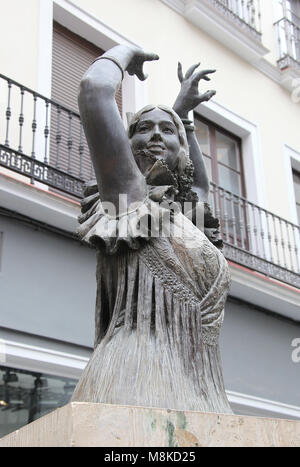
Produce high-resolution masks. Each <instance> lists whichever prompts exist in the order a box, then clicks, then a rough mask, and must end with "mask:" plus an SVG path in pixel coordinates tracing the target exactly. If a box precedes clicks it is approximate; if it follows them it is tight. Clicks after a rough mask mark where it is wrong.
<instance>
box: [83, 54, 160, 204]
mask: <svg viewBox="0 0 300 467" xmlns="http://www.w3.org/2000/svg"><path fill="white" fill-rule="evenodd" d="M157 59H158V56H157V55H155V54H146V53H144V52H143V50H142V49H139V48H137V47H128V46H124V45H119V46H116V47H114V48H112V49H110V50H109V52H107V53H105V54H104V55H102V56H101V57H99V59H97V60H95V62H94V63H93V64H92V65H91V66H90V68H89V69H88V71H87V72H86V74H85V75H84V77H83V79H82V81H81V84H80V90H79V97H78V105H79V110H80V115H81V120H82V122H83V126H84V130H85V135H86V138H87V142H88V145H89V149H90V153H91V157H92V161H93V165H94V169H95V174H96V178H97V183H98V188H99V193H100V198H101V200H102V201H108V202H111V203H113V204H114V206H116V207H117V206H118V205H119V204H118V197H119V194H120V193H122V194H126V195H127V200H128V205H130V204H131V203H134V202H137V201H142V200H143V199H144V197H145V193H146V182H145V179H144V177H143V175H142V173H141V172H140V171H139V170H138V167H137V164H136V162H135V160H134V157H133V154H132V151H131V147H130V143H129V140H128V136H127V134H126V131H125V128H124V125H123V122H122V119H121V116H120V113H119V110H118V107H117V104H116V100H115V94H116V91H117V90H118V88H119V86H120V85H121V81H122V79H123V76H124V72H125V71H127V72H128V73H129V74H130V75H134V74H135V75H136V76H137V77H138V78H139V79H140V80H145V79H146V77H147V76H146V75H145V74H144V72H143V64H144V62H145V61H151V60H157Z"/></svg>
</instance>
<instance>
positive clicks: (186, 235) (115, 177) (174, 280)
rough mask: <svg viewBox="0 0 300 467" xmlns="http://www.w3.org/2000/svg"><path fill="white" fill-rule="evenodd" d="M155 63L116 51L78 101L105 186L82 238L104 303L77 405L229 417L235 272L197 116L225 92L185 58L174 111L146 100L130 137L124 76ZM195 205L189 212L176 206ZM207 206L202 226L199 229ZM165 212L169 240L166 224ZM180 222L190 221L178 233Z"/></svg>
mask: <svg viewBox="0 0 300 467" xmlns="http://www.w3.org/2000/svg"><path fill="white" fill-rule="evenodd" d="M157 59H158V56H157V55H155V54H146V53H144V52H143V51H142V50H141V49H139V48H134V47H127V46H117V47H115V48H113V49H111V50H109V51H108V52H107V53H106V54H104V56H102V57H101V59H99V60H96V61H95V62H94V63H93V64H92V66H91V67H90V68H89V70H88V71H87V73H86V75H85V76H84V77H83V79H82V82H81V87H80V92H79V108H80V114H81V118H82V122H83V125H84V129H85V134H86V138H87V141H88V144H89V148H90V153H91V157H92V160H93V164H94V168H95V174H96V178H97V183H94V184H93V183H91V184H90V185H89V186H87V189H86V193H85V195H86V197H85V199H84V200H83V203H82V215H81V217H80V219H79V221H80V224H81V225H80V228H79V234H80V236H81V238H83V239H84V240H86V241H87V242H89V243H90V244H92V245H94V246H95V247H96V250H97V299H96V320H95V331H96V333H95V350H94V353H93V355H92V357H91V359H90V361H89V363H88V365H87V367H86V369H85V370H84V372H83V374H82V377H81V379H80V381H79V383H78V385H77V387H76V389H75V391H74V394H73V398H72V400H73V401H85V402H102V403H110V404H120V405H124V404H125V405H137V406H148V407H162V408H172V409H178V410H199V411H207V412H210V411H212V412H223V413H224V412H225V413H226V412H227V413H230V412H231V409H230V406H229V403H228V400H227V397H226V394H225V390H224V384H223V376H222V370H221V361H220V354H219V345H218V337H219V331H220V327H221V324H222V322H223V316H224V304H225V301H226V297H227V293H228V290H229V284H230V277H229V270H228V265H227V262H226V260H225V258H224V256H223V254H222V253H221V251H220V250H219V248H218V247H220V246H221V242H220V240H218V238H217V236H216V228H217V226H218V222H217V220H216V219H215V218H214V217H213V216H212V215H211V213H210V210H209V208H208V205H207V201H208V192H209V180H208V177H207V174H206V170H205V165H204V161H203V157H202V154H201V150H200V148H199V145H198V142H197V139H196V137H195V134H194V131H193V125H192V122H190V121H189V120H188V113H189V111H191V110H193V109H194V108H195V107H196V106H197V105H198V104H200V103H201V102H203V101H207V100H209V99H210V98H211V97H212V96H213V95H214V94H215V92H214V91H209V92H207V93H205V94H199V91H198V84H199V81H200V80H201V79H204V80H209V76H208V75H209V74H210V73H213V72H214V71H215V70H204V71H196V70H197V68H198V66H199V64H197V65H193V66H192V67H190V68H189V70H188V71H187V73H186V74H185V76H183V73H182V68H181V65H180V64H179V66H178V77H179V80H180V82H181V89H180V92H179V95H178V97H177V99H176V101H175V104H174V108H173V109H171V108H168V107H165V106H148V107H145V108H144V109H142V110H141V111H140V112H138V113H137V114H136V115H134V116H133V117H132V119H131V121H130V125H129V128H128V133H126V131H125V129H124V125H123V122H122V120H121V117H120V114H119V111H118V108H117V105H116V102H115V93H116V90H117V89H118V87H119V86H120V83H121V80H122V78H123V75H124V72H125V71H127V72H128V73H129V74H131V75H136V76H137V77H138V78H139V79H140V80H144V79H146V76H145V74H144V72H143V64H144V62H145V61H153V60H157ZM120 194H121V195H122V196H123V198H122V200H123V201H122V203H120V202H119V201H120V196H119V195H120ZM124 195H126V196H124ZM108 203H110V205H111V206H114V207H116V208H115V212H114V215H112V214H111V213H109V212H108V211H109V210H108V209H106V208H105V206H107V205H108ZM186 203H189V205H190V206H191V208H190V212H189V215H186V212H185V211H184V210H181V209H176V207H175V208H174V207H173V205H174V204H175V206H177V207H178V206H181V207H182V206H183V205H185V204H186ZM199 206H202V207H203V206H204V208H205V209H204V212H205V216H204V229H201V228H198V226H197V225H195V213H197V212H198V211H197V210H198V208H199ZM166 218H168V219H169V222H170V225H171V229H170V233H169V234H168V235H166V234H165V232H164V234H162V233H161V230H160V227H163V230H164V227H165V219H166ZM145 220H146V221H145ZM142 224H143V227H144V229H143V230H141V228H140V227H141V225H142ZM153 225H154V226H156V230H155V229H154V230H155V234H154V233H153V232H154V230H153V229H152V227H153ZM178 226H181V227H182V226H183V227H184V228H183V229H181V230H180V233H179V234H178V232H177V235H175V234H174V232H175V230H176V228H177V227H178ZM203 230H204V231H203ZM124 232H125V233H124ZM157 232H158V235H157Z"/></svg>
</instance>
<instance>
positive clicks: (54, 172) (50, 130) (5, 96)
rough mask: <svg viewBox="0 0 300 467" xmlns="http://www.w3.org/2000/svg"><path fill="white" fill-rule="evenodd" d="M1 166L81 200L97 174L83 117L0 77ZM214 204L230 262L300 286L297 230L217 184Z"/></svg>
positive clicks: (211, 200)
mask: <svg viewBox="0 0 300 467" xmlns="http://www.w3.org/2000/svg"><path fill="white" fill-rule="evenodd" d="M0 166H2V167H4V168H6V169H10V170H13V171H14V172H17V173H18V174H20V175H21V176H22V177H27V180H29V181H31V183H35V182H40V183H43V184H44V185H46V186H47V187H49V189H50V190H59V191H60V192H61V191H63V192H65V193H67V194H69V195H71V196H72V197H76V198H77V199H80V198H81V197H82V193H83V186H84V183H85V182H86V181H89V180H90V179H91V178H93V176H94V174H93V169H92V165H91V161H90V157H89V152H88V147H87V143H86V140H85V138H84V134H83V129H82V125H81V122H80V116H79V114H78V113H76V112H74V111H73V110H71V109H68V108H67V107H65V106H62V105H60V104H59V103H57V102H54V101H53V100H51V99H48V98H45V97H44V96H41V95H40V94H38V93H36V92H34V91H32V90H31V89H28V88H26V87H25V86H22V85H21V84H19V83H17V82H15V81H13V80H11V79H9V78H7V77H5V76H3V75H0ZM210 202H211V205H212V207H213V211H214V214H215V215H216V216H217V217H218V218H220V220H221V235H222V238H223V241H224V244H225V250H224V251H225V255H226V256H227V258H229V259H232V260H233V261H235V262H237V263H240V264H243V265H246V266H248V267H250V268H252V269H255V270H258V271H261V272H262V273H264V274H267V275H269V276H272V277H276V278H278V279H280V280H283V281H285V282H288V283H290V284H293V285H296V286H298V287H299V288H300V278H299V274H298V273H299V259H300V256H299V255H300V249H299V239H300V231H299V226H296V225H294V224H292V223H290V222H288V221H286V220H284V219H281V218H280V217H278V216H276V215H275V214H272V213H271V212H268V211H266V210H265V209H263V208H260V207H259V206H257V205H255V204H253V203H251V202H250V201H248V200H247V199H245V198H242V197H240V196H237V195H235V194H233V193H231V192H230V191H227V190H224V189H223V188H221V187H218V186H216V185H214V184H211V199H210Z"/></svg>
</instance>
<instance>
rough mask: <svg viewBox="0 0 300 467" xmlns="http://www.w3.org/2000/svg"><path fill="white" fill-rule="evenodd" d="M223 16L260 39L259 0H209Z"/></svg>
mask: <svg viewBox="0 0 300 467" xmlns="http://www.w3.org/2000/svg"><path fill="white" fill-rule="evenodd" d="M209 2H210V3H211V4H212V5H213V6H214V8H216V9H217V10H219V11H220V12H221V13H222V14H223V16H225V17H227V18H228V19H229V20H231V21H233V22H235V23H236V25H237V26H238V27H240V28H242V29H244V30H245V31H247V32H248V33H250V34H251V35H253V37H254V38H255V39H256V40H261V12H260V0H209Z"/></svg>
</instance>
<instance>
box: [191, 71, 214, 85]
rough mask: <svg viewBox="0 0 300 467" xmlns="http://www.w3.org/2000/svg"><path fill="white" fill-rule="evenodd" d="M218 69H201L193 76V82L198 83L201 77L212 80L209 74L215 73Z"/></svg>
mask: <svg viewBox="0 0 300 467" xmlns="http://www.w3.org/2000/svg"><path fill="white" fill-rule="evenodd" d="M216 71H217V70H201V71H198V72H197V73H195V75H194V77H193V82H194V83H197V82H199V81H200V79H204V80H205V81H210V78H209V77H208V76H207V75H210V74H212V73H215V72H216Z"/></svg>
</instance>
